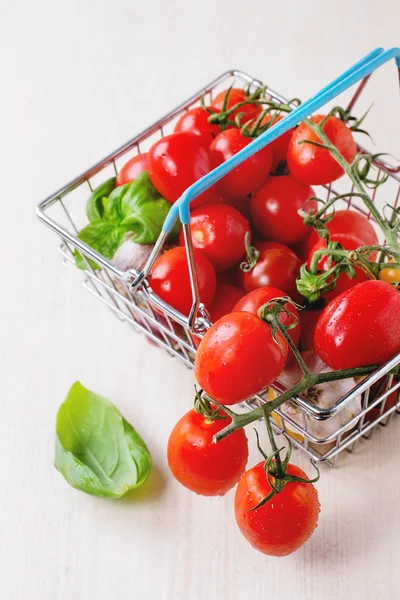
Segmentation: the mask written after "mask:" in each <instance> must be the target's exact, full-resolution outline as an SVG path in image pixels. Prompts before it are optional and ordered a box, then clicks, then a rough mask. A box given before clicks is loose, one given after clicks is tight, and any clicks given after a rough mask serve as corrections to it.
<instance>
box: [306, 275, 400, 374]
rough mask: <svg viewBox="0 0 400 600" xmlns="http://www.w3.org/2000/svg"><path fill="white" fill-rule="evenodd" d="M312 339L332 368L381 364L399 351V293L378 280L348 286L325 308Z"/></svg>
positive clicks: (319, 352)
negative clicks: (348, 287)
mask: <svg viewBox="0 0 400 600" xmlns="http://www.w3.org/2000/svg"><path fill="white" fill-rule="evenodd" d="M314 340H315V349H316V351H317V353H318V355H319V356H320V357H321V358H322V360H323V361H324V362H325V363H326V364H327V365H329V366H330V367H331V368H332V369H351V368H354V367H361V366H364V365H382V364H384V363H385V362H386V361H388V360H390V359H391V358H393V357H394V356H395V355H396V354H397V353H398V352H400V292H399V291H397V290H396V289H395V288H394V287H393V286H391V285H390V284H389V283H386V282H385V281H377V280H370V281H364V282H363V283H359V284H358V285H355V286H353V287H351V288H350V289H348V290H346V291H345V292H343V294H341V295H340V296H338V297H337V298H335V299H334V300H332V302H330V303H329V304H328V306H327V307H326V308H325V310H324V312H323V313H322V315H321V316H320V318H319V320H318V323H317V327H316V329H315V336H314Z"/></svg>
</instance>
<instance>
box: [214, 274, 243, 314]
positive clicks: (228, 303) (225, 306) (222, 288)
mask: <svg viewBox="0 0 400 600" xmlns="http://www.w3.org/2000/svg"><path fill="white" fill-rule="evenodd" d="M243 296H244V291H243V290H242V289H241V288H240V287H238V286H237V285H231V284H229V283H218V284H217V289H216V292H215V296H214V300H213V301H212V303H211V306H210V309H209V313H210V319H211V321H212V322H213V323H216V322H217V321H218V320H219V319H220V318H221V317H224V316H225V315H227V314H228V313H230V312H233V310H232V309H233V307H234V306H235V305H236V303H237V302H239V301H240V299H241V298H243Z"/></svg>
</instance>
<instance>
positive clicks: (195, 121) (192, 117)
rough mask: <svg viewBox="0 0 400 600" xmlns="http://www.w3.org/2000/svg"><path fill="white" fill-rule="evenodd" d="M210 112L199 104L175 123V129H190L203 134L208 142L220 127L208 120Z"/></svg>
mask: <svg viewBox="0 0 400 600" xmlns="http://www.w3.org/2000/svg"><path fill="white" fill-rule="evenodd" d="M209 116H210V115H209V113H208V112H207V111H206V110H205V109H204V108H203V107H202V106H197V107H196V108H191V109H190V110H188V111H186V112H184V113H183V115H182V116H181V117H180V119H179V120H178V122H177V124H176V125H175V129H174V131H175V132H176V131H190V132H191V133H195V134H196V135H201V136H202V137H203V139H204V141H205V142H206V143H207V144H211V142H212V141H213V139H214V138H215V137H216V136H217V135H218V134H219V132H220V128H219V127H218V125H214V124H212V123H209V122H208V117H209Z"/></svg>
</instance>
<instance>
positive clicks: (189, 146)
mask: <svg viewBox="0 0 400 600" xmlns="http://www.w3.org/2000/svg"><path fill="white" fill-rule="evenodd" d="M227 94H228V97H227ZM246 98H247V96H246V93H245V92H244V91H243V90H241V89H236V88H232V89H231V90H230V91H229V92H222V93H221V94H219V95H218V96H217V97H216V98H215V99H214V101H213V102H212V103H211V105H210V106H209V107H207V109H206V108H203V107H196V108H193V109H190V110H188V111H187V112H185V113H184V115H183V116H182V117H181V118H180V119H179V121H178V122H177V124H176V127H175V132H174V133H172V134H171V135H167V136H166V137H164V138H162V139H160V140H159V141H157V142H156V143H155V144H154V145H153V146H152V147H151V149H150V150H149V152H148V153H147V154H142V155H141V156H139V157H136V158H134V159H132V160H131V161H130V162H129V163H127V164H126V165H125V166H124V168H123V169H122V170H121V171H120V173H119V175H118V179H117V185H122V184H124V183H127V182H128V181H131V180H132V179H134V178H135V177H136V176H137V174H138V173H139V172H140V171H142V170H147V171H148V173H149V176H150V178H151V181H152V183H153V185H154V186H155V187H156V189H157V190H158V191H159V193H160V194H161V195H162V196H163V197H164V198H166V199H167V200H168V201H169V202H171V204H173V203H174V202H175V201H176V200H178V198H180V196H181V194H182V193H183V192H184V191H185V190H186V188H188V187H189V186H190V185H191V184H192V183H194V182H195V181H196V180H198V179H199V178H201V177H202V176H203V175H205V174H206V173H208V172H209V171H210V170H212V169H213V168H215V167H216V166H218V165H219V164H221V163H222V162H224V161H226V160H227V159H229V158H230V157H231V156H233V155H234V154H236V153H237V152H239V151H240V150H241V149H242V148H244V147H245V146H246V145H247V144H249V143H251V138H250V137H248V136H247V135H246V133H245V132H244V131H243V129H241V126H242V125H244V124H249V123H250V124H251V123H252V122H255V121H256V120H257V119H258V118H259V117H260V115H261V113H262V110H263V109H262V106H261V105H260V104H258V103H252V102H249V103H247V104H246ZM236 105H238V108H237V109H236V110H234V111H233V112H231V113H230V115H229V119H228V121H227V122H225V124H224V126H223V128H221V127H220V126H219V125H218V124H217V123H216V122H213V120H212V119H211V121H212V122H210V114H212V113H220V112H221V111H223V110H225V111H227V110H230V109H232V107H235V106H236ZM280 118H282V117H281V116H279V115H277V116H271V114H266V115H265V116H264V117H263V120H262V121H261V124H262V125H264V124H267V123H268V122H269V121H270V120H271V119H273V123H275V122H276V121H277V120H279V119H280ZM322 119H323V116H322V115H316V116H314V117H311V120H312V121H313V122H314V123H316V124H318V123H320V122H321V120H322ZM272 126H273V124H272ZM221 129H222V130H221ZM324 132H325V133H326V135H327V136H328V138H329V139H330V141H331V142H332V144H333V145H334V146H335V147H336V148H337V149H338V150H339V151H340V153H341V154H342V156H343V157H344V158H345V160H346V161H347V162H349V163H351V162H352V161H353V159H354V157H355V155H356V152H357V147H356V143H355V141H354V139H353V135H352V131H351V130H350V129H349V127H348V126H347V125H346V124H345V123H344V122H343V121H341V120H340V119H338V118H337V117H335V116H333V115H332V116H330V117H329V118H328V119H327V120H326V121H325V124H324ZM318 140H319V138H318V136H317V135H316V134H315V133H314V132H313V131H311V129H310V128H309V127H308V126H307V124H306V123H303V124H300V125H299V126H298V127H297V128H295V129H294V130H291V131H289V132H287V133H286V134H284V135H282V136H281V137H279V138H278V139H277V140H276V141H274V142H272V143H271V144H270V145H268V146H267V147H265V148H264V149H262V150H260V151H259V152H258V153H256V154H255V155H254V156H253V157H251V158H249V159H248V160H246V161H245V162H243V163H242V164H240V165H239V166H238V167H236V168H235V169H234V170H232V171H231V172H230V173H229V174H228V175H226V176H225V177H224V178H223V179H222V180H221V181H219V182H218V183H217V184H216V185H215V186H213V187H212V188H211V189H209V190H207V191H206V192H204V193H203V194H202V195H201V196H200V197H199V198H197V199H196V200H195V201H194V203H193V205H192V207H191V221H190V229H191V234H192V240H193V245H194V253H195V261H196V267H197V277H198V288H199V293H200V298H201V301H202V302H203V304H204V305H205V307H206V308H207V310H208V312H209V315H210V320H211V321H212V322H213V323H214V325H213V326H212V327H211V328H210V329H209V330H208V331H207V333H206V334H205V336H204V337H203V339H202V340H201V341H200V340H199V339H197V340H196V345H198V350H197V354H196V360H195V376H196V379H197V381H198V383H199V385H200V387H201V388H202V389H203V390H204V391H205V392H206V393H207V394H208V395H209V396H210V397H211V398H213V399H214V400H215V401H217V402H218V403H221V404H224V405H232V404H235V403H238V402H240V401H242V400H244V399H246V398H249V397H251V396H252V395H254V394H255V393H257V392H259V391H260V390H262V389H265V388H267V387H268V386H269V385H270V383H271V382H273V381H274V380H276V379H277V378H278V377H279V374H280V373H281V371H282V369H283V368H284V366H285V364H286V363H287V362H288V361H290V360H293V359H294V357H293V353H292V352H291V351H290V349H289V347H288V344H287V342H286V340H285V339H284V338H283V337H282V336H280V338H279V336H278V342H279V344H277V343H276V340H274V339H273V336H272V333H271V328H270V326H269V325H268V324H267V323H265V322H264V321H263V320H261V319H260V318H259V316H258V311H259V309H260V307H261V306H263V305H265V303H266V302H268V301H270V300H271V299H273V298H277V297H283V296H289V297H290V298H291V299H292V300H293V301H296V302H299V303H301V304H305V302H304V298H302V296H301V295H300V294H299V292H298V290H297V286H296V279H297V278H298V276H299V272H300V267H301V265H302V264H303V263H306V264H308V266H310V263H311V260H312V257H313V255H314V253H315V251H316V250H320V249H321V248H323V247H324V244H325V245H326V242H325V241H323V240H321V239H320V238H319V236H318V234H317V233H316V232H315V231H314V230H313V229H312V228H311V227H307V226H306V225H305V224H304V221H303V219H302V217H301V216H300V215H299V213H298V210H299V209H300V208H302V209H303V210H305V211H307V212H310V213H315V212H316V211H317V209H318V205H317V201H316V200H315V192H314V190H313V188H312V187H311V185H321V184H324V185H325V184H329V183H330V182H332V181H334V180H336V179H337V178H339V177H340V176H341V175H342V174H343V170H342V167H341V166H340V165H339V164H338V163H337V162H336V161H335V160H334V159H333V158H332V156H331V154H330V153H329V151H328V150H327V149H324V148H322V147H319V146H317V145H314V144H312V143H311V144H310V143H307V142H318ZM327 227H328V229H329V234H330V239H331V240H332V241H336V242H339V243H340V244H341V245H342V246H343V248H344V249H347V250H354V249H357V248H359V247H360V246H366V245H368V246H374V245H376V244H378V238H377V235H376V232H375V229H374V227H373V226H372V225H371V222H370V221H369V220H368V219H367V218H366V217H365V216H363V214H362V213H360V212H357V211H351V210H343V211H341V210H339V211H337V212H336V213H335V216H334V218H333V219H331V220H330V221H329V222H328V223H327ZM246 239H247V241H248V242H249V243H250V241H251V244H252V248H251V251H252V252H253V254H254V262H255V264H251V257H247V258H246V250H247V253H248V251H249V247H248V245H247V247H246V245H245V240H246ZM246 261H247V263H246ZM331 264H332V263H328V259H327V258H326V257H324V258H321V260H320V262H319V263H318V270H319V271H321V272H323V271H326V270H327V269H328V268H329V267H330V266H331ZM149 284H150V286H151V288H152V289H153V291H154V292H156V293H157V294H158V295H159V296H160V297H161V298H162V299H163V300H164V301H165V302H167V303H168V304H170V305H171V306H173V307H174V308H175V309H177V310H178V311H180V312H181V313H183V314H184V315H188V314H189V311H190V308H191V305H192V292H191V287H190V279H189V272H188V263H187V257H186V250H185V247H184V240H183V236H181V238H180V245H179V246H177V247H174V248H172V249H170V250H168V251H166V252H164V253H163V254H162V255H161V256H159V258H158V259H157V261H156V262H155V264H154V266H153V269H152V272H151V274H150V278H149ZM357 284H359V285H357ZM286 308H287V312H284V313H282V315H281V317H280V319H281V323H282V324H283V325H284V326H285V327H287V326H288V329H287V330H288V334H289V335H290V339H291V340H292V342H293V343H294V345H295V346H296V347H299V346H300V347H301V349H302V350H306V349H314V348H315V349H316V351H317V353H318V354H319V355H320V357H321V358H322V359H323V360H324V361H325V363H326V364H328V365H329V366H330V367H331V368H334V369H342V368H349V367H355V366H361V365H369V364H376V363H378V364H379V363H383V362H385V361H386V360H388V359H389V358H391V357H392V356H394V355H395V354H396V352H398V351H400V316H399V315H400V295H399V293H398V291H397V290H396V289H395V288H394V287H392V286H391V285H389V283H387V282H385V281H378V280H369V276H368V275H367V274H366V273H365V271H364V270H362V269H359V268H356V277H355V278H353V279H352V278H350V277H349V276H348V275H347V273H345V272H343V273H341V274H340V276H339V278H338V279H337V282H336V287H335V288H334V289H333V290H331V291H329V292H328V293H327V294H326V295H325V297H324V298H323V301H322V305H321V303H319V304H318V305H317V307H316V308H315V307H313V306H310V307H306V309H305V310H302V311H301V312H300V313H299V312H298V310H297V309H296V307H295V306H294V305H293V304H290V303H288V304H287V306H286ZM396 313H397V315H398V316H397V318H394V315H396ZM372 315H373V318H372V317H371V316H372ZM289 326H291V328H289ZM218 416H219V418H213V417H207V416H203V415H201V414H198V413H197V412H195V410H191V411H189V412H188V413H187V414H186V415H185V416H184V417H183V418H182V419H181V420H180V421H179V422H178V423H177V425H176V426H175V428H174V430H173V431H172V433H171V437H170V440H169V445H168V462H169V466H170V468H171V471H172V473H173V474H174V475H175V477H176V478H177V479H178V480H179V481H180V482H181V483H182V484H183V485H184V486H186V487H187V488H189V489H191V490H193V491H194V492H196V493H198V494H203V495H222V494H225V493H226V492H227V491H228V490H229V489H231V488H232V487H233V486H235V485H236V484H237V483H238V482H239V483H238V487H237V491H236V500H235V513H236V519H237V522H238V525H239V527H240V529H241V531H242V533H243V534H244V536H245V537H246V538H247V539H248V540H249V541H250V543H251V544H252V545H253V546H254V547H256V548H257V549H259V550H261V551H262V552H265V553H267V554H273V555H285V554H288V553H290V552H293V551H294V550H296V549H297V548H299V547H300V546H301V545H302V544H303V543H304V542H305V541H306V540H307V539H308V538H309V536H310V535H311V533H312V532H313V530H314V529H315V527H316V525H317V520H318V513H319V502H318V495H317V492H316V490H315V488H314V486H312V485H310V484H305V483H301V482H292V483H290V484H288V485H286V486H285V488H284V489H283V491H282V492H281V493H280V497H279V499H278V500H277V502H270V503H266V504H264V505H263V506H262V507H260V508H257V509H256V510H251V509H254V508H255V507H256V506H257V504H258V503H259V502H260V500H262V498H264V497H266V496H267V495H268V494H269V492H270V491H271V485H270V481H269V480H268V478H267V477H266V473H265V470H264V464H263V462H261V463H260V464H258V465H256V466H255V467H253V468H251V469H250V470H248V471H245V469H246V463H247V458H248V445H247V438H246V435H245V433H244V431H243V430H238V431H235V432H234V433H233V434H231V435H229V436H228V437H226V438H224V439H222V440H221V441H220V442H218V443H217V444H213V443H212V441H213V436H214V435H215V434H216V433H217V432H218V431H220V430H221V429H223V428H225V427H226V426H227V424H228V423H229V420H230V418H229V416H228V415H227V414H226V413H224V412H223V411H220V412H219V413H218ZM288 473H290V474H292V475H298V476H299V475H300V476H302V477H305V475H304V473H302V472H301V471H300V470H299V469H298V468H297V467H295V466H293V465H289V466H288Z"/></svg>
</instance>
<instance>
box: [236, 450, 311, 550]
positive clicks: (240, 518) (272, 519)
mask: <svg viewBox="0 0 400 600" xmlns="http://www.w3.org/2000/svg"><path fill="white" fill-rule="evenodd" d="M287 473H288V474H289V475H294V476H296V477H302V478H307V475H306V474H305V473H304V472H303V471H302V470H301V469H299V467H296V466H295V465H292V464H289V465H288V468H287ZM273 481H274V480H273V478H272V482H273ZM270 492H271V486H270V485H269V483H268V479H267V476H266V474H265V471H264V462H260V463H258V465H256V466H255V467H253V468H252V469H249V470H248V471H246V473H245V474H244V475H243V477H242V478H241V480H240V481H239V484H238V486H237V488H236V496H235V516H236V522H237V524H238V526H239V529H240V531H241V532H242V534H243V535H244V537H245V538H246V540H247V541H248V542H250V544H251V545H252V546H253V548H255V549H256V550H259V551H260V552H263V553H264V554H269V555H270V556H286V555H288V554H291V553H292V552H295V551H296V550H298V549H299V548H300V547H301V546H302V545H303V544H304V543H305V542H306V541H307V540H308V539H309V538H310V537H311V535H312V533H313V532H314V530H315V528H316V527H317V524H318V516H319V513H320V503H319V500H318V492H317V490H316V488H315V487H314V485H313V484H312V483H301V482H297V481H296V482H290V483H287V484H286V485H285V487H284V488H283V490H282V491H281V492H280V493H279V494H277V495H276V496H275V497H274V498H272V500H270V501H269V502H267V503H266V504H264V505H263V506H260V508H257V509H255V510H251V509H252V508H254V507H255V506H257V504H258V503H259V502H261V500H262V499H263V498H265V497H266V496H268V494H269V493H270Z"/></svg>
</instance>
